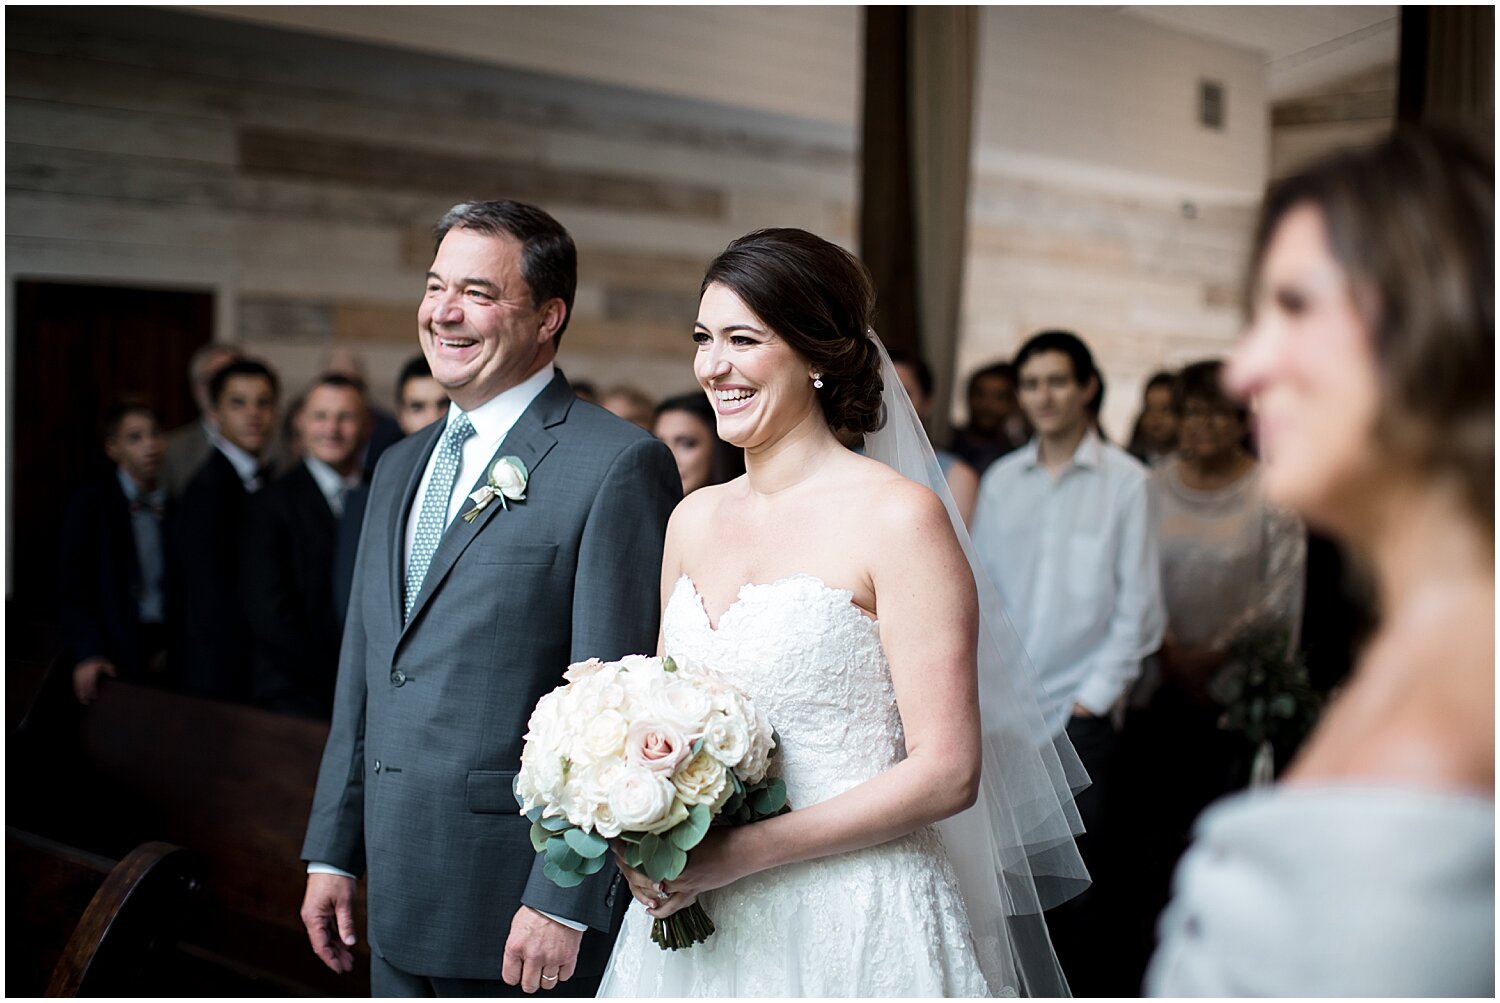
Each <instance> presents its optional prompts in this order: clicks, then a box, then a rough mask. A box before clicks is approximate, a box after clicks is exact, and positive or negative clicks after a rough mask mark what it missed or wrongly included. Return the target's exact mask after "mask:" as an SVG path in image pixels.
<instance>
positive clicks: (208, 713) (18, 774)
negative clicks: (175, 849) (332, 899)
mask: <svg viewBox="0 0 1500 1003" xmlns="http://www.w3.org/2000/svg"><path fill="white" fill-rule="evenodd" d="M63 675H65V673H63V672H62V670H61V668H60V667H59V668H57V669H55V671H54V672H52V673H50V674H49V679H48V681H47V682H46V683H44V684H43V688H42V692H41V693H40V694H39V696H38V697H37V699H36V701H35V702H34V705H33V707H32V708H31V710H30V711H28V713H27V715H26V717H25V718H24V719H23V720H22V721H21V723H20V725H19V726H18V727H17V728H16V729H15V730H14V731H12V733H11V734H10V736H9V738H8V748H7V753H8V754H7V763H6V773H7V777H6V782H7V796H6V810H7V819H6V821H7V824H8V825H10V826H13V827H16V828H19V829H22V830H25V831H27V832H29V833H33V834H35V835H37V836H41V837H43V838H46V839H50V840H54V841H56V842H59V843H63V844H66V845H69V846H73V847H78V848H80V849H82V850H84V851H86V852H88V853H92V854H97V855H98V856H100V857H103V858H107V859H110V860H113V859H120V858H123V857H125V856H126V855H127V854H128V853H129V852H130V851H131V850H132V849H133V848H134V847H136V846H138V845H140V844H141V843H145V842H150V841H154V840H162V841H167V842H170V843H173V844H175V845H177V846H181V847H185V848H187V849H189V850H191V851H193V853H194V855H195V856H196V858H197V859H198V860H199V861H201V878H202V892H201V895H200V898H201V902H200V904H199V908H198V909H197V911H196V913H195V916H194V920H193V922H192V924H191V926H190V927H189V928H188V929H185V930H184V931H182V935H181V936H180V938H179V951H180V954H181V956H182V957H183V958H186V959H190V960H191V961H192V962H193V964H192V965H191V966H188V965H186V963H185V964H184V967H183V969H182V970H181V971H180V972H179V973H177V975H178V988H181V989H183V990H184V991H187V990H188V989H191V990H192V991H193V992H195V993H202V994H204V995H228V994H231V993H233V994H235V995H240V994H246V995H259V996H268V995H318V996H338V995H355V996H365V995H368V994H369V980H368V963H367V960H366V959H367V957H368V954H367V948H366V946H365V944H364V937H363V925H362V924H363V920H364V901H363V890H362V889H363V886H361V897H360V900H359V902H358V904H357V909H358V912H357V917H358V920H359V922H360V924H361V926H360V927H359V930H360V934H361V936H360V944H359V947H358V948H357V952H358V953H359V955H360V957H359V959H358V961H357V962H356V968H355V972H354V973H351V974H350V975H343V976H338V975H335V974H334V973H332V972H330V971H329V970H328V969H327V968H325V967H324V966H323V964H322V963H321V962H320V961H318V959H317V958H316V957H315V956H314V955H313V953H312V950H311V948H310V947H309V946H308V944H307V936H306V933H305V931H304V930H303V927H302V923H301V920H300V919H299V917H298V910H299V908H300V906H301V902H302V891H303V887H304V884H305V881H306V876H305V873H304V867H303V864H302V863H301V861H300V860H299V859H298V857H299V853H300V850H301V843H302V834H303V831H304V829H305V826H306V824H307V812H308V808H309V806H310V805H311V803H312V793H313V786H314V784H315V782H316V779H317V770H318V763H319V760H320V759H321V757H322V750H323V744H324V741H325V739H326V737H327V731H328V728H327V725H326V724H324V723H322V722H318V721H312V720H307V719H303V718H296V717H289V716H284V715H279V714H272V713H268V712H265V711H261V710H258V709H256V708H252V707H244V706H239V705H235V704H229V703H223V702H219V701H214V700H205V699H201V698H197V697H190V696H185V695H183V694H179V693H173V692H168V691H165V690H159V689H153V688H150V687H146V686H138V685H133V684H130V683H122V682H117V681H109V682H107V684H106V686H105V687H104V689H103V691H102V693H101V695H100V697H99V699H98V700H97V701H95V703H94V704H93V705H91V706H90V707H88V708H79V707H78V706H77V705H76V703H74V702H73V701H72V700H71V695H70V694H69V693H68V692H67V690H66V687H65V680H63V679H62V678H61V677H62V676H63ZM7 942H8V946H12V947H13V945H14V944H15V942H16V941H15V931H14V927H8V930H7ZM7 956H8V959H13V958H14V957H15V955H14V953H13V951H7ZM216 989H217V990H218V991H217V992H216V991H215V990H216ZM159 994H161V995H170V993H168V992H162V993H159Z"/></svg>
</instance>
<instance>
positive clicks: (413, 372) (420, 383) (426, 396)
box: [396, 354, 448, 435]
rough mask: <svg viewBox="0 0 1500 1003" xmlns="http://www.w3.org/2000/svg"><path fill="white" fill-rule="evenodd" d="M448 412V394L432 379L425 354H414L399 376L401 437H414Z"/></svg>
mask: <svg viewBox="0 0 1500 1003" xmlns="http://www.w3.org/2000/svg"><path fill="white" fill-rule="evenodd" d="M447 412H448V391H446V390H444V389H443V385H442V384H441V383H439V382H438V381H437V380H435V379H433V378H432V367H431V366H429V365H428V364H427V358H426V356H423V355H420V354H418V355H413V356H412V357H411V358H410V359H408V360H407V362H406V365H404V366H402V367H401V374H400V375H399V376H397V377H396V421H397V422H398V423H399V424H400V426H401V434H402V435H412V434H413V433H415V432H420V431H421V430H422V429H424V428H426V427H427V426H428V425H431V424H432V423H433V422H435V421H437V420H438V419H439V418H441V417H442V416H443V415H445V414H447Z"/></svg>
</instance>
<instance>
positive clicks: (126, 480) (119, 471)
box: [115, 467, 166, 504]
mask: <svg viewBox="0 0 1500 1003" xmlns="http://www.w3.org/2000/svg"><path fill="white" fill-rule="evenodd" d="M115 476H116V477H118V478H119V479H120V490H121V491H123V492H125V500H126V501H128V502H133V501H135V500H136V499H138V498H144V499H145V500H146V501H147V502H150V503H152V504H160V503H161V501H162V500H163V498H165V497H166V492H165V491H164V490H163V489H162V488H160V487H158V488H157V489H156V490H155V491H142V490H141V486H140V485H139V484H137V483H136V482H135V478H134V477H131V476H130V475H129V474H127V473H126V472H125V468H124V467H115Z"/></svg>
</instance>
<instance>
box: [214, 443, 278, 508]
mask: <svg viewBox="0 0 1500 1003" xmlns="http://www.w3.org/2000/svg"><path fill="white" fill-rule="evenodd" d="M211 434H212V435H213V443H214V446H215V447H216V448H217V449H218V450H219V452H221V453H223V454H224V459H226V460H228V461H229V465H230V466H231V467H233V468H234V472H235V473H236V474H238V475H239V477H240V483H241V484H243V485H245V490H246V491H248V492H249V493H250V494H254V493H255V492H257V491H259V490H260V489H261V488H263V487H265V480H264V478H262V477H261V474H260V461H259V460H257V459H256V458H255V457H253V456H251V455H250V454H249V453H247V452H245V450H243V449H241V448H240V447H239V446H236V445H235V444H234V443H232V442H230V441H229V440H228V439H226V438H224V437H223V436H222V435H220V434H219V433H217V432H213V433H211Z"/></svg>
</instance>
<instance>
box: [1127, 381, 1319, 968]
mask: <svg viewBox="0 0 1500 1003" xmlns="http://www.w3.org/2000/svg"><path fill="white" fill-rule="evenodd" d="M1223 368H1224V367H1223V364H1222V363H1220V362H1217V361H1214V362H1199V363H1195V364H1193V365H1190V366H1187V367H1186V368H1184V369H1183V370H1182V371H1181V372H1180V373H1179V374H1178V375H1177V377H1176V379H1175V380H1174V382H1173V384H1172V386H1171V387H1169V388H1168V393H1169V395H1170V398H1171V410H1172V412H1173V414H1174V416H1175V420H1174V424H1176V425H1177V427H1178V428H1179V429H1180V436H1179V441H1178V449H1177V453H1176V455H1175V457H1171V458H1168V459H1167V460H1165V461H1164V462H1163V463H1162V464H1161V465H1160V466H1158V467H1157V468H1156V469H1155V470H1154V471H1153V472H1152V475H1151V488H1152V492H1153V501H1154V503H1155V510H1156V515H1157V520H1158V522H1157V525H1158V532H1159V540H1160V546H1161V566H1162V595H1163V598H1164V600H1165V602H1166V611H1167V628H1166V636H1165V638H1164V640H1163V642H1162V647H1161V651H1160V652H1159V654H1158V656H1157V657H1156V658H1155V659H1151V660H1150V661H1148V663H1147V668H1146V671H1145V673H1144V674H1143V675H1142V678H1141V679H1140V680H1139V681H1138V682H1137V683H1136V685H1135V687H1134V688H1133V689H1132V691H1131V700H1130V702H1131V710H1130V712H1129V713H1128V715H1127V716H1126V721H1125V726H1124V729H1123V734H1122V736H1121V745H1122V748H1121V757H1120V784H1119V785H1118V786H1117V788H1116V789H1117V791H1118V793H1119V796H1118V798H1117V799H1116V800H1115V802H1114V804H1115V806H1116V807H1117V808H1118V811H1116V810H1115V809H1114V808H1112V809H1111V820H1112V822H1113V824H1114V826H1115V830H1116V832H1117V833H1119V839H1120V842H1121V843H1122V844H1124V843H1127V842H1128V843H1129V847H1130V848H1129V849H1128V850H1122V856H1124V857H1127V858H1128V859H1129V860H1131V861H1132V866H1131V867H1130V868H1129V869H1128V871H1126V872H1124V873H1122V876H1121V881H1122V886H1123V884H1125V883H1128V884H1129V886H1130V887H1131V889H1132V891H1131V892H1130V893H1124V892H1123V890H1122V894H1121V895H1119V896H1118V897H1117V899H1116V901H1117V902H1118V904H1119V906H1120V909H1121V911H1122V915H1127V916H1132V917H1134V920H1135V922H1134V925H1133V932H1134V934H1135V936H1136V937H1138V938H1139V940H1138V945H1139V947H1138V951H1139V953H1138V954H1137V960H1136V961H1135V963H1134V965H1135V969H1134V977H1133V978H1132V982H1133V983H1135V984H1138V983H1139V977H1140V974H1141V973H1142V972H1143V971H1144V966H1145V960H1146V955H1147V954H1149V950H1150V948H1149V945H1150V943H1151V941H1150V937H1151V930H1152V927H1153V925H1154V921H1155V918H1156V915H1157V913H1158V912H1159V911H1160V910H1161V908H1162V907H1163V906H1164V905H1166V900H1167V885H1168V881H1169V880H1170V877H1171V874H1172V868H1173V866H1175V864H1176V862H1177V858H1178V856H1179V855H1180V854H1181V852H1182V849H1183V848H1184V847H1185V846H1186V842H1187V836H1188V832H1189V830H1190V828H1191V827H1192V823H1193V819H1194V818H1195V817H1197V815H1198V813H1199V812H1200V811H1202V810H1203V809H1204V808H1205V807H1206V806H1207V805H1208V804H1209V802H1211V801H1213V800H1214V799H1215V798H1218V797H1220V796H1221V795H1223V794H1226V793H1228V792H1229V791H1231V790H1234V789H1237V788H1240V787H1244V786H1246V784H1247V783H1248V781H1249V765H1250V761H1251V756H1250V752H1251V750H1249V749H1248V748H1247V747H1246V744H1245V742H1244V741H1243V739H1241V738H1240V737H1238V736H1236V735H1234V734H1231V733H1229V732H1226V731H1224V730H1222V729H1221V728H1220V727H1219V719H1220V717H1221V716H1222V715H1223V713H1224V710H1225V706H1224V703H1223V700H1224V697H1223V693H1224V688H1223V685H1222V684H1223V682H1224V678H1223V677H1225V676H1229V675H1234V674H1239V675H1243V674H1244V673H1245V672H1246V671H1247V670H1248V669H1249V668H1250V667H1249V666H1246V665H1243V664H1237V663H1236V661H1235V659H1234V654H1233V651H1232V646H1233V644H1234V642H1236V641H1237V640H1241V639H1243V638H1245V637H1246V636H1247V634H1248V632H1251V631H1257V632H1270V633H1274V634H1277V635H1280V636H1281V637H1282V639H1283V640H1282V649H1283V653H1284V654H1285V655H1287V656H1288V657H1290V656H1291V655H1292V654H1293V652H1294V650H1295V649H1296V647H1297V629H1298V621H1299V619H1300V617H1301V613H1302V596H1303V583H1304V575H1305V568H1306V554H1307V535H1306V533H1305V531H1304V530H1303V528H1302V524H1301V522H1300V521H1299V520H1298V519H1297V518H1296V517H1295V516H1293V515H1291V514H1290V513H1288V512H1286V511H1284V510H1282V509H1279V508H1277V507H1275V506H1273V505H1271V504H1270V503H1269V502H1268V501H1267V500H1266V496H1265V487H1264V477H1263V473H1262V470H1261V466H1260V464H1259V463H1258V462H1257V461H1256V459H1255V457H1254V456H1252V455H1251V454H1250V453H1249V452H1247V451H1246V450H1245V448H1244V446H1243V443H1244V441H1245V433H1246V424H1247V422H1248V420H1249V414H1248V411H1247V409H1246V407H1245V406H1244V404H1243V403H1241V402H1238V401H1235V400H1232V399H1230V398H1229V397H1228V395H1227V394H1226V392H1225V390H1224V388H1223ZM1123 932H1124V931H1122V933H1123Z"/></svg>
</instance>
